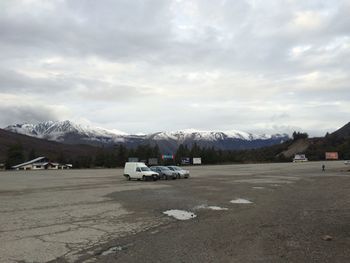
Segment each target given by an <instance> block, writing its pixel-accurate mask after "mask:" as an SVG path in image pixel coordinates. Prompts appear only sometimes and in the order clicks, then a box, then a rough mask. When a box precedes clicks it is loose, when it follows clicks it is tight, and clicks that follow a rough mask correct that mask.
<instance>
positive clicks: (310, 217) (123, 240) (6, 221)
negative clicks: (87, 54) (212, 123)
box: [0, 162, 350, 262]
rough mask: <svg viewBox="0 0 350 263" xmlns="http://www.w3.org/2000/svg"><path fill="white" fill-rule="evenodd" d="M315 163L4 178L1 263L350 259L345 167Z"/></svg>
mask: <svg viewBox="0 0 350 263" xmlns="http://www.w3.org/2000/svg"><path fill="white" fill-rule="evenodd" d="M321 166H322V163H312V162H309V163H288V164H251V165H221V166H197V167H190V168H189V170H190V172H191V178H190V179H181V180H169V181H165V180H164V181H163V180H162V181H157V182H141V181H131V182H130V181H126V180H125V179H124V178H123V176H122V174H123V172H122V170H121V169H110V170H70V171H43V172H40V171H35V172H34V171H32V172H23V171H22V172H1V173H0V213H1V217H0V225H1V230H0V262H18V261H24V262H49V261H56V262H349V259H350V227H349V224H348V222H349V219H350V198H349V196H350V172H348V171H347V170H348V169H349V167H346V166H345V165H344V164H343V163H342V162H327V163H326V172H323V173H322V171H321ZM247 201H249V202H247ZM169 211H170V212H169ZM174 211H175V212H174ZM174 214H175V215H177V216H178V215H180V216H184V218H180V219H181V220H179V219H177V217H176V216H174ZM186 215H187V217H186ZM188 215H189V216H188ZM191 215H195V216H191ZM184 219H186V220H184ZM325 236H329V237H331V238H327V239H325V238H324V237H325Z"/></svg>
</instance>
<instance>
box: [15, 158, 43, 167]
mask: <svg viewBox="0 0 350 263" xmlns="http://www.w3.org/2000/svg"><path fill="white" fill-rule="evenodd" d="M44 159H47V158H46V157H38V158H35V159H33V160H30V161H28V162H25V163H21V164H17V165H14V166H12V168H13V169H16V168H20V167H22V166H26V165H28V164H33V163H38V162H40V161H42V160H44ZM41 163H42V162H41Z"/></svg>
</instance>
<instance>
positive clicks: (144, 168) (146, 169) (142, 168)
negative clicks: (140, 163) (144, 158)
mask: <svg viewBox="0 0 350 263" xmlns="http://www.w3.org/2000/svg"><path fill="white" fill-rule="evenodd" d="M150 170H151V169H149V168H148V167H141V171H143V172H147V171H150Z"/></svg>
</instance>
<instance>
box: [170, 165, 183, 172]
mask: <svg viewBox="0 0 350 263" xmlns="http://www.w3.org/2000/svg"><path fill="white" fill-rule="evenodd" d="M171 168H173V169H174V170H178V171H180V170H182V169H181V168H180V167H177V166H171Z"/></svg>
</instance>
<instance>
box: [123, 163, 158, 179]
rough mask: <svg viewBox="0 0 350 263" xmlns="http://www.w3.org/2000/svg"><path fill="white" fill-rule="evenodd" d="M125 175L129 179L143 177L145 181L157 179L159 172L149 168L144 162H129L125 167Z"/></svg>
mask: <svg viewBox="0 0 350 263" xmlns="http://www.w3.org/2000/svg"><path fill="white" fill-rule="evenodd" d="M124 176H125V177H126V178H127V179H128V180H131V179H138V180H140V179H142V180H144V181H146V180H148V179H152V180H153V181H156V180H157V179H158V178H159V174H158V173H156V172H154V171H152V170H151V169H149V168H148V167H147V166H146V165H145V164H144V163H140V162H127V163H125V167H124Z"/></svg>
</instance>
